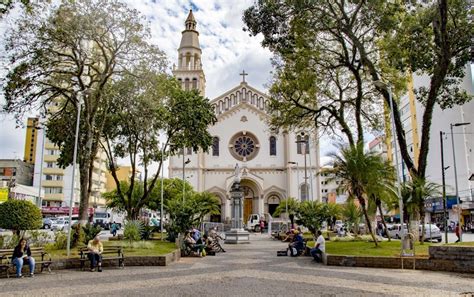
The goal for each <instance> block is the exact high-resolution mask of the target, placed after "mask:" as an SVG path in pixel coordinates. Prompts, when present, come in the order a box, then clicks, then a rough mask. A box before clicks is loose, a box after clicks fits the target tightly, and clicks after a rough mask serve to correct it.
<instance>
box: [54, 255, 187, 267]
mask: <svg viewBox="0 0 474 297" xmlns="http://www.w3.org/2000/svg"><path fill="white" fill-rule="evenodd" d="M180 258H181V252H180V250H175V251H173V252H171V253H169V254H166V255H164V256H127V255H125V261H124V263H125V267H127V266H168V265H170V264H171V263H173V262H176V261H178V260H179V259H180ZM85 265H86V267H88V265H89V262H88V261H87V262H86V264H85ZM102 266H103V267H117V266H118V260H107V259H104V260H103V261H102ZM80 267H81V262H80V261H79V259H78V258H75V259H61V260H54V259H53V264H52V266H51V269H52V270H58V269H78V268H80Z"/></svg>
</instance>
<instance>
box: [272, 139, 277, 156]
mask: <svg viewBox="0 0 474 297" xmlns="http://www.w3.org/2000/svg"><path fill="white" fill-rule="evenodd" d="M276 154H277V148H276V137H275V136H270V156H276Z"/></svg>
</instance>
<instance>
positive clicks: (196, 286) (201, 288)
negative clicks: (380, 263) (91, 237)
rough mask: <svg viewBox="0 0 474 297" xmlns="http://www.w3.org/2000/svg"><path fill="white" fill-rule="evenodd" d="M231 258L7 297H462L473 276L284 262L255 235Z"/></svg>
mask: <svg viewBox="0 0 474 297" xmlns="http://www.w3.org/2000/svg"><path fill="white" fill-rule="evenodd" d="M225 247H226V249H227V253H220V254H218V255H217V256H214V257H212V256H207V257H205V258H195V257H191V258H182V259H181V260H180V261H179V262H178V263H175V264H173V265H170V266H167V267H126V268H125V269H116V268H110V269H104V272H102V273H99V272H88V271H87V272H81V271H76V270H59V271H56V272H54V274H47V273H45V274H41V275H37V276H36V277H35V278H32V279H31V278H24V279H2V280H0V281H1V283H2V290H1V291H0V297H2V296H22V295H24V296H193V297H194V296H226V297H229V296H321V295H324V296H336V295H337V296H340V295H342V296H395V295H398V296H400V295H401V296H460V295H459V294H460V293H462V292H469V291H474V286H473V285H472V284H473V282H474V276H473V275H467V274H454V273H441V272H430V271H413V270H397V269H371V268H347V267H331V266H324V265H322V264H318V263H314V262H313V261H311V258H308V257H299V258H292V257H277V256H276V251H277V250H281V249H284V248H285V247H286V244H285V243H281V242H278V241H273V240H272V239H269V238H268V237H267V236H266V235H260V234H258V235H252V236H251V243H250V244H245V245H244V244H242V245H225Z"/></svg>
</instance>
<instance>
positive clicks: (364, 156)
mask: <svg viewBox="0 0 474 297" xmlns="http://www.w3.org/2000/svg"><path fill="white" fill-rule="evenodd" d="M331 156H332V158H333V164H332V165H333V168H332V169H331V170H330V172H331V173H333V174H334V178H337V179H340V180H341V181H342V186H341V187H342V188H343V189H344V190H345V191H346V192H347V193H349V195H350V196H353V197H355V198H357V200H358V201H359V205H360V207H361V210H362V213H363V214H364V218H365V223H366V225H367V227H368V229H369V232H370V235H371V236H372V239H373V241H374V243H375V246H378V243H377V239H376V238H375V235H374V233H373V231H372V225H371V222H370V219H369V215H368V212H367V201H368V197H369V195H370V194H371V193H373V192H374V191H375V190H376V189H380V188H383V187H384V186H385V185H386V184H389V179H387V177H390V172H391V171H393V169H392V168H391V166H389V164H388V163H386V162H384V161H383V160H382V158H381V157H380V156H378V155H376V154H374V153H372V152H367V153H366V152H365V151H364V147H363V144H357V145H355V146H349V147H342V146H341V151H340V153H339V154H337V153H333V154H331Z"/></svg>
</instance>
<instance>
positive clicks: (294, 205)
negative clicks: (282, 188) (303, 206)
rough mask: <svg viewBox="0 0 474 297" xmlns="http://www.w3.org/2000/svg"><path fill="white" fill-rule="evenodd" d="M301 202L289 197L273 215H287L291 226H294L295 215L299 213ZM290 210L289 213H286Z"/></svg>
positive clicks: (281, 202) (282, 201)
mask: <svg viewBox="0 0 474 297" xmlns="http://www.w3.org/2000/svg"><path fill="white" fill-rule="evenodd" d="M299 206H300V202H299V201H298V200H296V199H295V198H292V197H288V198H287V199H283V200H281V201H280V204H279V205H278V206H277V208H276V209H275V212H274V213H273V215H274V216H279V215H280V214H282V213H286V214H287V215H288V218H289V219H290V223H291V226H294V223H295V215H296V214H297V213H298V209H299ZM287 209H288V212H287V211H286V210H287Z"/></svg>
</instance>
